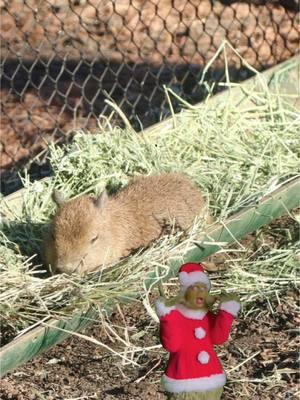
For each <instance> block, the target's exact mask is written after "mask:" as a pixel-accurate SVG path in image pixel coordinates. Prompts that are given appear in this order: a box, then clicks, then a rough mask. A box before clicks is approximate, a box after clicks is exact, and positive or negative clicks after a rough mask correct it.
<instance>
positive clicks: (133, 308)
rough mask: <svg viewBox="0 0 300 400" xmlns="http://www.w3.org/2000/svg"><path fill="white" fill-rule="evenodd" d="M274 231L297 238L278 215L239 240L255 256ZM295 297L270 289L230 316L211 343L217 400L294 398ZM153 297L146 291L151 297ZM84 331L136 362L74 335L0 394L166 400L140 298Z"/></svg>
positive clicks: (275, 240)
mask: <svg viewBox="0 0 300 400" xmlns="http://www.w3.org/2000/svg"><path fill="white" fill-rule="evenodd" d="M298 211H299V210H298ZM280 231H282V232H285V234H286V237H288V238H289V240H290V238H291V237H292V238H293V239H294V240H297V238H298V239H299V225H298V224H297V223H295V221H293V220H291V219H290V218H288V217H283V218H281V219H280V220H278V221H276V222H274V223H273V224H271V225H270V230H269V231H268V232H267V233H266V234H264V235H259V236H258V239H256V240H254V236H253V235H252V236H248V237H246V238H245V239H244V240H243V242H242V243H243V245H244V246H247V248H249V249H251V248H252V249H253V251H254V250H255V251H256V254H257V253H258V252H257V249H258V248H260V247H259V246H260V245H261V243H265V245H267V244H268V245H270V246H279V245H282V242H281V241H282V240H283V241H285V240H286V238H285V236H284V235H281V236H280V235H279V232H280ZM280 238H281V239H280ZM257 246H258V248H257ZM211 273H212V272H211ZM299 295H300V293H299V288H298V289H297V288H296V287H292V286H291V287H290V288H289V289H287V290H286V292H285V293H283V294H281V295H280V296H279V299H280V300H278V298H276V296H275V295H274V297H273V298H270V299H269V301H267V300H258V301H257V302H256V303H255V304H254V307H253V308H252V309H249V308H248V311H247V312H245V311H244V312H242V313H241V315H240V316H239V318H238V319H237V320H235V321H234V324H233V328H232V331H231V337H230V340H229V341H228V342H227V343H226V344H225V345H223V346H218V347H217V348H216V350H217V354H218V355H219V357H220V360H221V362H222V364H223V366H224V369H225V370H226V372H227V375H228V383H227V385H226V388H225V392H224V395H223V397H222V398H223V399H224V400H243V399H245V400H246V399H252V400H275V399H276V400H278V399H283V400H292V399H293V400H296V399H298V398H299V393H300V385H299V360H298V356H299V345H300V343H299V338H300V337H299V332H298V328H297V327H299V323H300V318H299V313H298V310H299ZM157 296H158V293H153V294H152V300H154V298H156V297H157ZM251 310H252V311H251ZM109 328H110V329H109ZM111 329H113V331H112V330H111ZM83 333H84V334H85V335H87V336H88V337H90V338H96V339H98V340H99V341H100V342H102V343H103V344H104V345H106V346H109V347H110V348H112V349H113V350H114V351H115V352H119V353H121V352H124V351H125V353H124V354H125V355H126V357H127V358H129V359H130V360H132V361H134V362H135V363H137V364H138V365H133V364H132V363H129V362H128V361H125V362H124V361H123V360H122V359H121V358H120V357H119V356H114V355H112V353H111V352H109V351H108V350H106V349H104V348H103V346H100V345H95V344H93V343H91V342H90V341H87V340H84V339H82V338H79V337H76V336H73V337H71V338H69V339H67V340H66V341H64V342H63V343H62V344H60V345H57V346H55V347H54V348H52V349H51V350H49V351H48V352H46V353H45V354H43V355H40V356H39V357H36V358H35V359H34V360H32V361H31V362H28V363H27V364H26V365H24V366H22V367H19V368H18V369H16V370H15V371H14V372H12V373H10V374H8V375H7V376H6V377H4V378H3V379H2V380H1V385H0V398H1V399H3V400H88V399H97V400H110V399H111V400H112V399H122V400H133V399H140V400H146V399H147V400H148V399H149V400H151V399H153V400H163V399H166V396H165V394H164V393H163V392H162V390H161V388H160V384H159V381H160V377H161V375H162V374H163V372H164V368H165V367H166V362H167V358H168V355H167V353H166V352H165V351H164V350H163V349H162V348H161V347H159V345H160V342H159V336H158V325H157V324H156V322H154V321H153V320H152V319H151V317H150V316H149V314H148V313H147V312H146V310H145V308H144V306H143V304H142V303H141V302H136V303H134V304H131V305H128V306H125V307H122V308H120V309H119V310H117V311H116V312H115V313H114V314H113V315H112V316H111V318H110V320H107V321H105V323H104V322H102V323H101V324H100V323H99V324H97V325H94V326H93V327H92V328H89V329H87V330H86V331H85V332H83ZM116 334H117V335H119V337H120V338H121V340H122V341H121V340H119V339H118V338H117V336H116ZM124 342H125V344H124Z"/></svg>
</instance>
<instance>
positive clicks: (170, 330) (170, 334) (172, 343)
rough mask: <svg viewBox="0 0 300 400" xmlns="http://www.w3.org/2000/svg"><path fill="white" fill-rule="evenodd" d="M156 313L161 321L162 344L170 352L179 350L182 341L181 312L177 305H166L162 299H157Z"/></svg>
mask: <svg viewBox="0 0 300 400" xmlns="http://www.w3.org/2000/svg"><path fill="white" fill-rule="evenodd" d="M156 313H157V315H158V316H159V321H160V340H161V344H162V345H163V347H164V348H165V349H166V350H167V351H168V352H169V353H175V352H177V351H178V350H179V349H180V347H181V342H182V335H181V324H180V321H179V319H180V317H179V313H178V312H177V311H175V306H166V305H165V304H164V302H163V301H161V300H157V301H156Z"/></svg>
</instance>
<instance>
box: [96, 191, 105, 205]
mask: <svg viewBox="0 0 300 400" xmlns="http://www.w3.org/2000/svg"><path fill="white" fill-rule="evenodd" d="M107 200H108V194H107V191H106V190H104V191H103V192H102V193H101V194H100V196H99V197H98V198H97V199H95V206H96V207H97V208H100V209H101V208H103V207H105V205H106V203H107Z"/></svg>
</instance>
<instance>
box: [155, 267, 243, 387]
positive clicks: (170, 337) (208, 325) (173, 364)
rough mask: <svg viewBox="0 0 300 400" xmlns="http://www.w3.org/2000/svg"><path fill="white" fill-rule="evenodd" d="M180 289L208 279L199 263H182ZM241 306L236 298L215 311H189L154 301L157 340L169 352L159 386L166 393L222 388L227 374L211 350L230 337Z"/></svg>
mask: <svg viewBox="0 0 300 400" xmlns="http://www.w3.org/2000/svg"><path fill="white" fill-rule="evenodd" d="M179 280H180V282H181V286H182V289H183V290H185V289H186V288H187V287H188V286H190V285H191V284H193V283H196V282H202V283H205V284H206V285H207V287H208V290H209V289H210V282H209V279H208V277H207V275H206V274H205V273H204V270H203V267H202V266H200V265H199V264H195V263H189V264H185V265H184V266H182V267H181V269H180V274H179ZM239 308H240V305H239V303H238V302H236V301H226V302H224V303H221V305H220V308H219V311H218V313H217V314H214V313H212V312H211V311H204V310H192V309H188V308H186V307H185V306H183V305H181V304H177V305H175V306H172V307H167V306H165V304H164V303H162V302H161V301H157V303H156V310H157V314H158V316H159V317H160V339H161V343H162V345H163V347H164V348H165V349H166V350H167V351H168V352H169V353H170V357H169V361H168V365H167V369H166V371H165V374H164V375H163V377H162V386H163V388H164V389H165V390H166V391H167V392H171V393H181V392H207V391H210V390H214V389H217V388H220V387H223V386H224V384H225V382H226V375H225V372H224V370H223V368H222V365H221V363H220V361H219V359H218V357H217V355H216V353H215V351H214V348H213V346H214V345H220V344H222V343H224V342H226V340H227V339H228V337H229V334H230V329H231V325H232V321H233V318H234V316H236V315H237V313H238V311H239Z"/></svg>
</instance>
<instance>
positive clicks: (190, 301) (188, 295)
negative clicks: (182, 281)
mask: <svg viewBox="0 0 300 400" xmlns="http://www.w3.org/2000/svg"><path fill="white" fill-rule="evenodd" d="M209 297H210V296H209V293H208V289H207V287H206V285H205V284H204V283H200V282H199V283H195V284H193V285H191V286H189V287H188V288H187V289H186V291H185V294H184V298H183V304H184V305H185V306H186V307H188V308H191V309H193V310H202V309H207V307H208V303H210V299H209Z"/></svg>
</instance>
